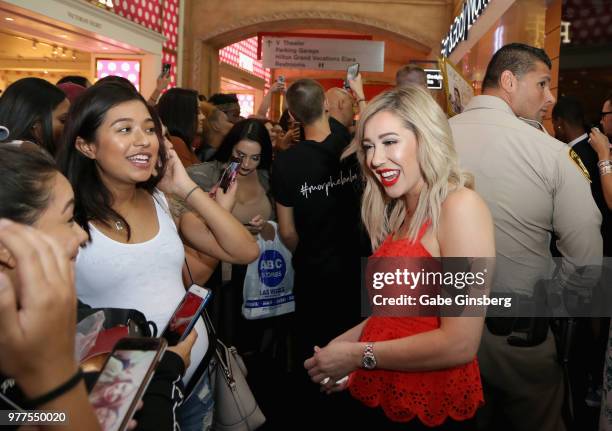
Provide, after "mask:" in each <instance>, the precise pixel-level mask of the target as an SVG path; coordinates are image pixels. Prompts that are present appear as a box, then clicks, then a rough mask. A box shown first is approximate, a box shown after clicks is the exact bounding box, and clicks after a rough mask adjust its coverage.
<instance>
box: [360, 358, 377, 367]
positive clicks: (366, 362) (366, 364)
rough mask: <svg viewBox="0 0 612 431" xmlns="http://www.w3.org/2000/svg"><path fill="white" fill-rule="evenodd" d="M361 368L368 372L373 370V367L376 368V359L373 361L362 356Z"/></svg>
mask: <svg viewBox="0 0 612 431" xmlns="http://www.w3.org/2000/svg"><path fill="white" fill-rule="evenodd" d="M363 367H364V368H366V369H368V370H371V369H373V368H374V367H376V359H374V358H373V357H372V356H364V357H363Z"/></svg>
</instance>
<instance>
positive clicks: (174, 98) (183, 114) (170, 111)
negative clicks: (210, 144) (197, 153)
mask: <svg viewBox="0 0 612 431" xmlns="http://www.w3.org/2000/svg"><path fill="white" fill-rule="evenodd" d="M157 112H158V113H159V117H160V118H161V120H162V122H163V123H164V125H165V126H166V127H167V128H168V132H170V135H172V136H178V137H179V138H181V139H182V140H183V141H184V142H185V143H186V144H187V147H189V149H190V150H191V145H192V144H193V140H194V138H195V135H196V133H197V131H198V92H197V91H195V90H188V89H186V88H171V89H170V90H168V91H166V92H165V93H164V94H163V95H162V97H161V98H160V99H159V102H158V103H157Z"/></svg>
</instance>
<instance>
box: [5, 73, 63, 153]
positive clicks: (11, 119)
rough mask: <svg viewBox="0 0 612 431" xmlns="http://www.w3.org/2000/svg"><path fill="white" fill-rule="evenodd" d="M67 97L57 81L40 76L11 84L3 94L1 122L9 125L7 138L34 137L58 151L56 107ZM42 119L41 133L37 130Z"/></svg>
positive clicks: (37, 141) (46, 147)
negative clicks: (36, 131) (55, 121)
mask: <svg viewBox="0 0 612 431" xmlns="http://www.w3.org/2000/svg"><path fill="white" fill-rule="evenodd" d="M64 99H66V95H65V94H64V92H63V91H62V90H60V89H59V88H58V87H56V86H55V85H53V84H51V83H49V82H47V81H45V80H44V79H40V78H23V79H20V80H19V81H15V82H13V83H12V84H11V85H9V86H8V87H7V88H6V90H5V91H4V93H3V94H2V97H0V125H2V126H5V127H6V128H8V129H9V131H10V134H9V137H8V139H7V140H11V141H12V140H23V141H32V142H35V143H37V144H38V145H40V146H41V147H43V148H44V149H45V150H47V151H48V152H49V153H50V154H52V155H55V153H56V151H57V144H58V143H57V142H55V141H54V140H53V110H54V109H55V108H56V107H57V105H59V104H60V103H62V102H63V101H64ZM37 122H40V130H41V136H36V134H35V133H34V129H33V127H34V125H35V124H36V123H37Z"/></svg>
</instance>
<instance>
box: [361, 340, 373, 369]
mask: <svg viewBox="0 0 612 431" xmlns="http://www.w3.org/2000/svg"><path fill="white" fill-rule="evenodd" d="M361 366H362V367H363V368H365V369H366V370H373V369H374V368H376V357H375V356H374V344H372V343H368V344H366V346H365V349H363V356H362V358H361Z"/></svg>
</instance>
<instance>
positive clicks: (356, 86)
mask: <svg viewBox="0 0 612 431" xmlns="http://www.w3.org/2000/svg"><path fill="white" fill-rule="evenodd" d="M349 86H350V87H351V90H353V95H354V96H355V100H356V101H357V104H358V105H359V112H361V111H363V110H364V109H365V107H366V105H367V102H366V99H365V92H364V91H363V81H362V80H361V73H358V74H357V76H356V77H355V79H349Z"/></svg>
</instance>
